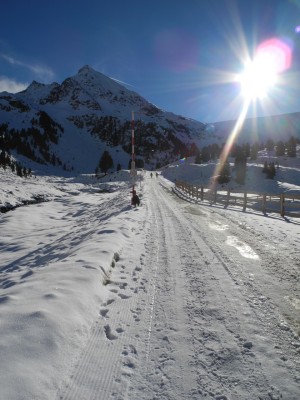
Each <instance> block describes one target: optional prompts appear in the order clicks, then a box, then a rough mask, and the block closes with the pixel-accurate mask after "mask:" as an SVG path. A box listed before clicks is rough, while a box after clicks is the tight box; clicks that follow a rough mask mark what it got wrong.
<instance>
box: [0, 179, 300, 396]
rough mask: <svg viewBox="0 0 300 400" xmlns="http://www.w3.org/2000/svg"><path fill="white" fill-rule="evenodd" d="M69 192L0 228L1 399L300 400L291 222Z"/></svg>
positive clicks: (165, 197) (158, 192)
mask: <svg viewBox="0 0 300 400" xmlns="http://www.w3.org/2000/svg"><path fill="white" fill-rule="evenodd" d="M57 185H58V184H56V187H57ZM58 186H59V185H58ZM62 187H65V186H62ZM76 188H77V189H76V190H75V189H73V193H72V195H66V196H63V197H62V198H61V199H58V200H57V201H55V202H51V203H44V204H41V205H37V206H31V207H34V208H30V207H27V208H26V207H23V208H21V209H19V210H16V211H14V212H13V213H9V214H10V215H8V214H7V215H6V216H5V218H3V219H2V221H1V226H2V228H3V229H5V231H6V237H5V238H3V240H2V244H1V254H2V255H3V257H4V258H2V260H1V265H0V271H1V274H2V275H1V285H2V286H1V287H2V288H3V289H4V290H5V293H4V294H1V297H0V300H1V301H0V310H1V311H2V317H3V321H4V325H2V328H0V330H1V332H0V333H1V336H0V338H1V339H0V350H1V353H2V354H3V355H4V358H3V359H4V360H5V362H4V363H1V364H2V369H1V374H0V377H2V379H1V378H0V379H1V387H3V388H4V389H3V390H2V391H1V392H0V399H1V400H16V399H26V400H27V399H33V398H34V399H56V400H58V399H59V400H63V399H64V400H67V399H68V400H73V399H74V400H75V399H83V400H91V399H101V400H102V399H103V400H106V399H116V400H119V399H120V400H121V399H123V400H150V399H151V400H152V399H157V400H158V399H159V400H161V399H163V400H175V399H176V400H177V399H178V400H179V399H180V400H181V399H215V400H226V399H227V400H248V399H249V400H250V399H251V400H252V399H258V400H259V399H260V400H275V399H286V400H298V399H299V396H300V378H299V377H300V356H299V349H300V341H299V332H300V317H299V300H300V299H299V244H300V229H299V224H298V223H297V221H290V223H288V222H286V221H284V220H282V219H280V218H266V217H264V216H262V215H255V214H253V215H252V214H248V213H241V212H235V211H228V210H222V209H217V208H213V207H208V206H199V205H196V204H193V203H189V202H186V201H184V200H182V199H181V198H180V197H178V196H177V195H175V194H174V193H173V192H172V189H171V186H170V185H169V184H168V182H167V181H165V180H164V179H163V178H162V177H160V178H158V179H150V178H149V177H148V178H147V179H146V180H145V182H144V183H143V186H142V188H139V191H141V192H142V206H141V207H139V208H131V207H129V206H128V200H129V197H128V191H129V187H128V185H125V184H124V185H123V186H121V187H119V188H118V190H117V191H114V192H111V193H106V194H103V195H99V194H98V195H96V196H98V197H96V200H95V190H94V189H93V188H92V187H91V186H88V187H85V186H84V185H82V186H79V187H78V186H76ZM64 190H66V189H64ZM67 190H69V189H67ZM99 199H101V201H100V202H99ZM33 209H34V210H35V212H34V214H32V210H33ZM95 209H96V213H95ZM29 210H31V216H30V213H29ZM39 210H41V215H39V214H38V213H39ZM14 213H15V214H14ZM32 215H34V218H33V216H32ZM16 217H17V219H16ZM20 218H21V220H22V222H23V227H25V232H24V233H23V234H22V235H21V236H20V237H19V238H18V237H17V235H16V232H17V231H18V230H17V227H16V224H20ZM22 218H23V219H22ZM17 221H18V222H17ZM29 221H30V223H29ZM35 221H36V223H35ZM41 222H42V224H41ZM43 229H44V230H43ZM68 232H69V233H68ZM282 238H284V240H282ZM36 246H38V248H37V249H36V250H35V251H33V249H32V248H36ZM20 260H21V262H20ZM41 267H43V268H41ZM82 267H83V268H82ZM45 282H46V283H45ZM20 303H21V304H20ZM60 308H61V310H60ZM24 315H25V316H26V321H25V320H24ZM24 323H25V325H26V326H25V328H24V326H23V325H22V324H24ZM45 328H46V329H45ZM29 340H30V341H31V343H30V346H29V344H28V341H29ZM16 343H17V344H18V346H17V347H14V346H16ZM1 358H2V357H1ZM20 363H22V364H23V367H20ZM26 363H27V366H28V368H25V367H24V364H26ZM45 363H46V365H45ZM14 368H15V375H14V376H13V374H14ZM25 371H26V372H25ZM34 374H35V375H34ZM35 378H36V379H35ZM13 382H16V386H15V387H14V386H12V385H13ZM24 382H25V383H27V384H25V385H24ZM22 387H23V391H22ZM1 393H2V394H1ZM1 396H4V397H1Z"/></svg>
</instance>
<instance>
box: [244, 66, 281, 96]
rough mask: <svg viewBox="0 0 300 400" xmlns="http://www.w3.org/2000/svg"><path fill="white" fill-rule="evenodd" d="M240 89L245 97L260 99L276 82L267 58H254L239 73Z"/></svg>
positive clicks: (273, 71) (275, 76)
mask: <svg viewBox="0 0 300 400" xmlns="http://www.w3.org/2000/svg"><path fill="white" fill-rule="evenodd" d="M238 80H239V82H240V84H241V91H242V94H243V96H244V97H245V98H246V99H253V100H255V99H262V98H264V97H266V96H267V94H268V92H269V91H270V90H271V88H272V87H273V86H274V85H275V84H276V82H277V74H276V72H275V70H274V67H273V65H272V64H271V63H270V62H269V61H268V60H263V59H256V60H254V61H253V62H251V63H249V64H248V65H247V66H246V68H245V71H244V72H243V73H242V74H240V75H239V77H238Z"/></svg>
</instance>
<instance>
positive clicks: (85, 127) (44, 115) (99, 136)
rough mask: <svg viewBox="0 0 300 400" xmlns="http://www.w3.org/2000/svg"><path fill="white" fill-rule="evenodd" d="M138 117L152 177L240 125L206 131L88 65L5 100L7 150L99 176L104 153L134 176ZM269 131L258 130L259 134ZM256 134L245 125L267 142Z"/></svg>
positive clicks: (248, 135) (249, 135)
mask: <svg viewBox="0 0 300 400" xmlns="http://www.w3.org/2000/svg"><path fill="white" fill-rule="evenodd" d="M132 111H134V113H135V151H136V160H137V166H145V167H146V168H148V169H153V168H159V167H160V166H162V165H165V164H167V163H170V162H172V161H174V160H175V159H178V158H181V157H185V156H187V155H191V154H193V152H195V151H196V149H197V148H202V147H203V146H206V145H208V144H213V143H218V144H222V143H224V142H226V139H227V137H228V136H229V134H230V131H231V130H232V128H233V125H234V121H225V122H218V123H215V124H210V125H207V124H204V123H202V122H199V121H195V120H192V119H189V118H185V117H183V116H180V115H176V114H173V113H171V112H167V111H164V110H162V109H160V108H158V107H157V106H155V105H153V104H152V103H150V102H148V101H147V100H146V99H144V98H143V97H142V96H140V95H139V94H138V93H137V92H135V91H132V90H129V89H127V88H126V87H125V86H123V85H122V84H120V83H119V82H117V81H115V80H114V79H112V78H109V77H107V76H106V75H104V74H102V73H101V72H98V71H96V70H94V69H93V68H92V67H90V66H89V65H84V66H83V67H82V68H80V69H79V70H78V72H77V73H76V74H75V75H73V76H71V77H68V78H66V79H64V80H63V81H62V83H61V84H59V83H57V82H53V83H51V84H43V83H39V82H37V81H35V80H34V81H32V82H31V84H30V85H29V86H28V87H27V88H26V89H25V90H23V91H21V92H18V93H15V94H10V93H7V92H2V93H0V127H2V128H1V131H2V132H4V133H2V135H6V138H7V140H6V142H7V143H8V142H9V144H7V143H6V150H8V151H10V152H12V154H13V155H14V156H15V157H17V158H18V157H19V155H20V154H21V155H23V156H25V157H27V158H28V157H29V155H30V157H29V158H31V159H34V160H35V161H37V162H38V163H40V164H49V163H52V165H54V166H56V167H58V168H64V169H66V170H69V171H70V170H73V171H75V172H76V173H87V172H89V173H90V172H94V171H95V168H96V167H97V165H98V163H99V159H100V157H101V155H102V154H103V152H104V151H109V153H110V155H111V156H112V159H113V163H114V167H113V168H114V169H115V168H117V166H119V167H121V168H125V169H127V168H129V163H130V159H131V133H132V128H131V115H132ZM298 117H299V118H298ZM265 118H269V120H270V119H271V120H272V118H273V119H274V118H275V119H276V118H277V119H278V118H279V117H265ZM269 120H268V121H269ZM259 121H261V120H258V122H259ZM299 121H300V113H299V116H297V118H296V119H295V123H294V124H292V125H293V126H292V127H291V128H289V130H288V133H289V135H292V134H293V133H295V132H296V133H297V134H299V132H300V125H299ZM1 124H2V125H1ZM249 124H250V125H249ZM248 125H249V126H248ZM277 125H278V126H279V125H280V124H278V123H277ZM265 129H266V127H265V126H261V127H259V131H261V132H264V131H265ZM267 129H269V130H270V131H272V130H273V131H274V128H272V127H268V128H267ZM255 130H257V127H255V126H254V123H253V121H252V122H251V123H250V122H247V121H245V127H243V132H241V135H240V137H239V140H245V141H246V140H247V139H251V140H252V141H255V140H257V139H259V138H261V137H262V136H263V135H262V134H260V132H258V131H257V132H256V131H255ZM1 131H0V133H1ZM253 131H254V133H255V134H254V136H253ZM49 133H50V134H49ZM281 133H284V132H281ZM278 137H279V135H278ZM8 139H9V140H8ZM16 142H18V145H16V144H15V143H16ZM24 147H26V148H27V150H26V151H24ZM29 148H30V149H29ZM0 150H1V149H0Z"/></svg>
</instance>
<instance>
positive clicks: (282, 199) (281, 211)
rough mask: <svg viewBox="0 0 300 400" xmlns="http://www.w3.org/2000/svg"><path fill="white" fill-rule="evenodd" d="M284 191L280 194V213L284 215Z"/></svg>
mask: <svg viewBox="0 0 300 400" xmlns="http://www.w3.org/2000/svg"><path fill="white" fill-rule="evenodd" d="M284 211H285V210H284V193H281V195H280V215H281V216H282V217H284Z"/></svg>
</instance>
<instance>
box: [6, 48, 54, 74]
mask: <svg viewBox="0 0 300 400" xmlns="http://www.w3.org/2000/svg"><path fill="white" fill-rule="evenodd" d="M0 56H1V57H2V58H3V59H4V60H5V61H6V62H8V63H9V64H11V65H18V66H20V67H23V68H26V69H29V71H31V72H33V73H34V74H35V75H36V76H37V78H40V79H45V80H51V79H53V78H54V72H53V71H52V69H51V68H49V67H46V66H43V65H38V64H28V63H25V62H23V61H20V60H17V59H16V58H14V57H11V56H8V55H7V54H0Z"/></svg>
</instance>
